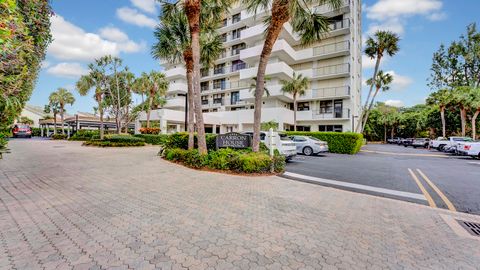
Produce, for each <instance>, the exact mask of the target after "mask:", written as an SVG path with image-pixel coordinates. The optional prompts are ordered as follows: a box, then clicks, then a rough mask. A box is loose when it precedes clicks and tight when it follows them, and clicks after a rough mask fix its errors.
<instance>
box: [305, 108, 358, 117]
mask: <svg viewBox="0 0 480 270" xmlns="http://www.w3.org/2000/svg"><path fill="white" fill-rule="evenodd" d="M312 117H313V119H348V118H350V109H343V110H335V109H332V111H331V112H324V111H320V110H314V111H312Z"/></svg>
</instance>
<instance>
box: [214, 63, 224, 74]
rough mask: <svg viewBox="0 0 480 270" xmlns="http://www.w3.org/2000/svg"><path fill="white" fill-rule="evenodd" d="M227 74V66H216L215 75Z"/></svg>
mask: <svg viewBox="0 0 480 270" xmlns="http://www.w3.org/2000/svg"><path fill="white" fill-rule="evenodd" d="M224 73H225V64H219V65H216V66H215V68H214V70H213V74H215V75H216V74H224Z"/></svg>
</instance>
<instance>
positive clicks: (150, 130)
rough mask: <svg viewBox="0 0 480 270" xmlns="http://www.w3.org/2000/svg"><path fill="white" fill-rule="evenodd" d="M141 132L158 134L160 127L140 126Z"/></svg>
mask: <svg viewBox="0 0 480 270" xmlns="http://www.w3.org/2000/svg"><path fill="white" fill-rule="evenodd" d="M140 133H141V134H155V135H158V134H159V133H160V129H159V128H146V127H145V128H140Z"/></svg>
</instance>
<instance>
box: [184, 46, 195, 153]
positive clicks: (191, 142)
mask: <svg viewBox="0 0 480 270" xmlns="http://www.w3.org/2000/svg"><path fill="white" fill-rule="evenodd" d="M183 59H184V61H185V67H186V69H187V90H188V91H187V96H186V97H185V98H187V102H188V104H187V105H188V111H187V114H188V115H187V131H188V150H192V149H193V148H194V147H195V139H194V136H195V134H194V133H195V107H194V93H193V85H192V84H193V57H192V50H191V48H190V49H188V50H186V51H185V52H184V53H183ZM185 109H187V108H185Z"/></svg>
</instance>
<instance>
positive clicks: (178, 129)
mask: <svg viewBox="0 0 480 270" xmlns="http://www.w3.org/2000/svg"><path fill="white" fill-rule="evenodd" d="M177 132H182V126H181V125H180V124H177Z"/></svg>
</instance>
